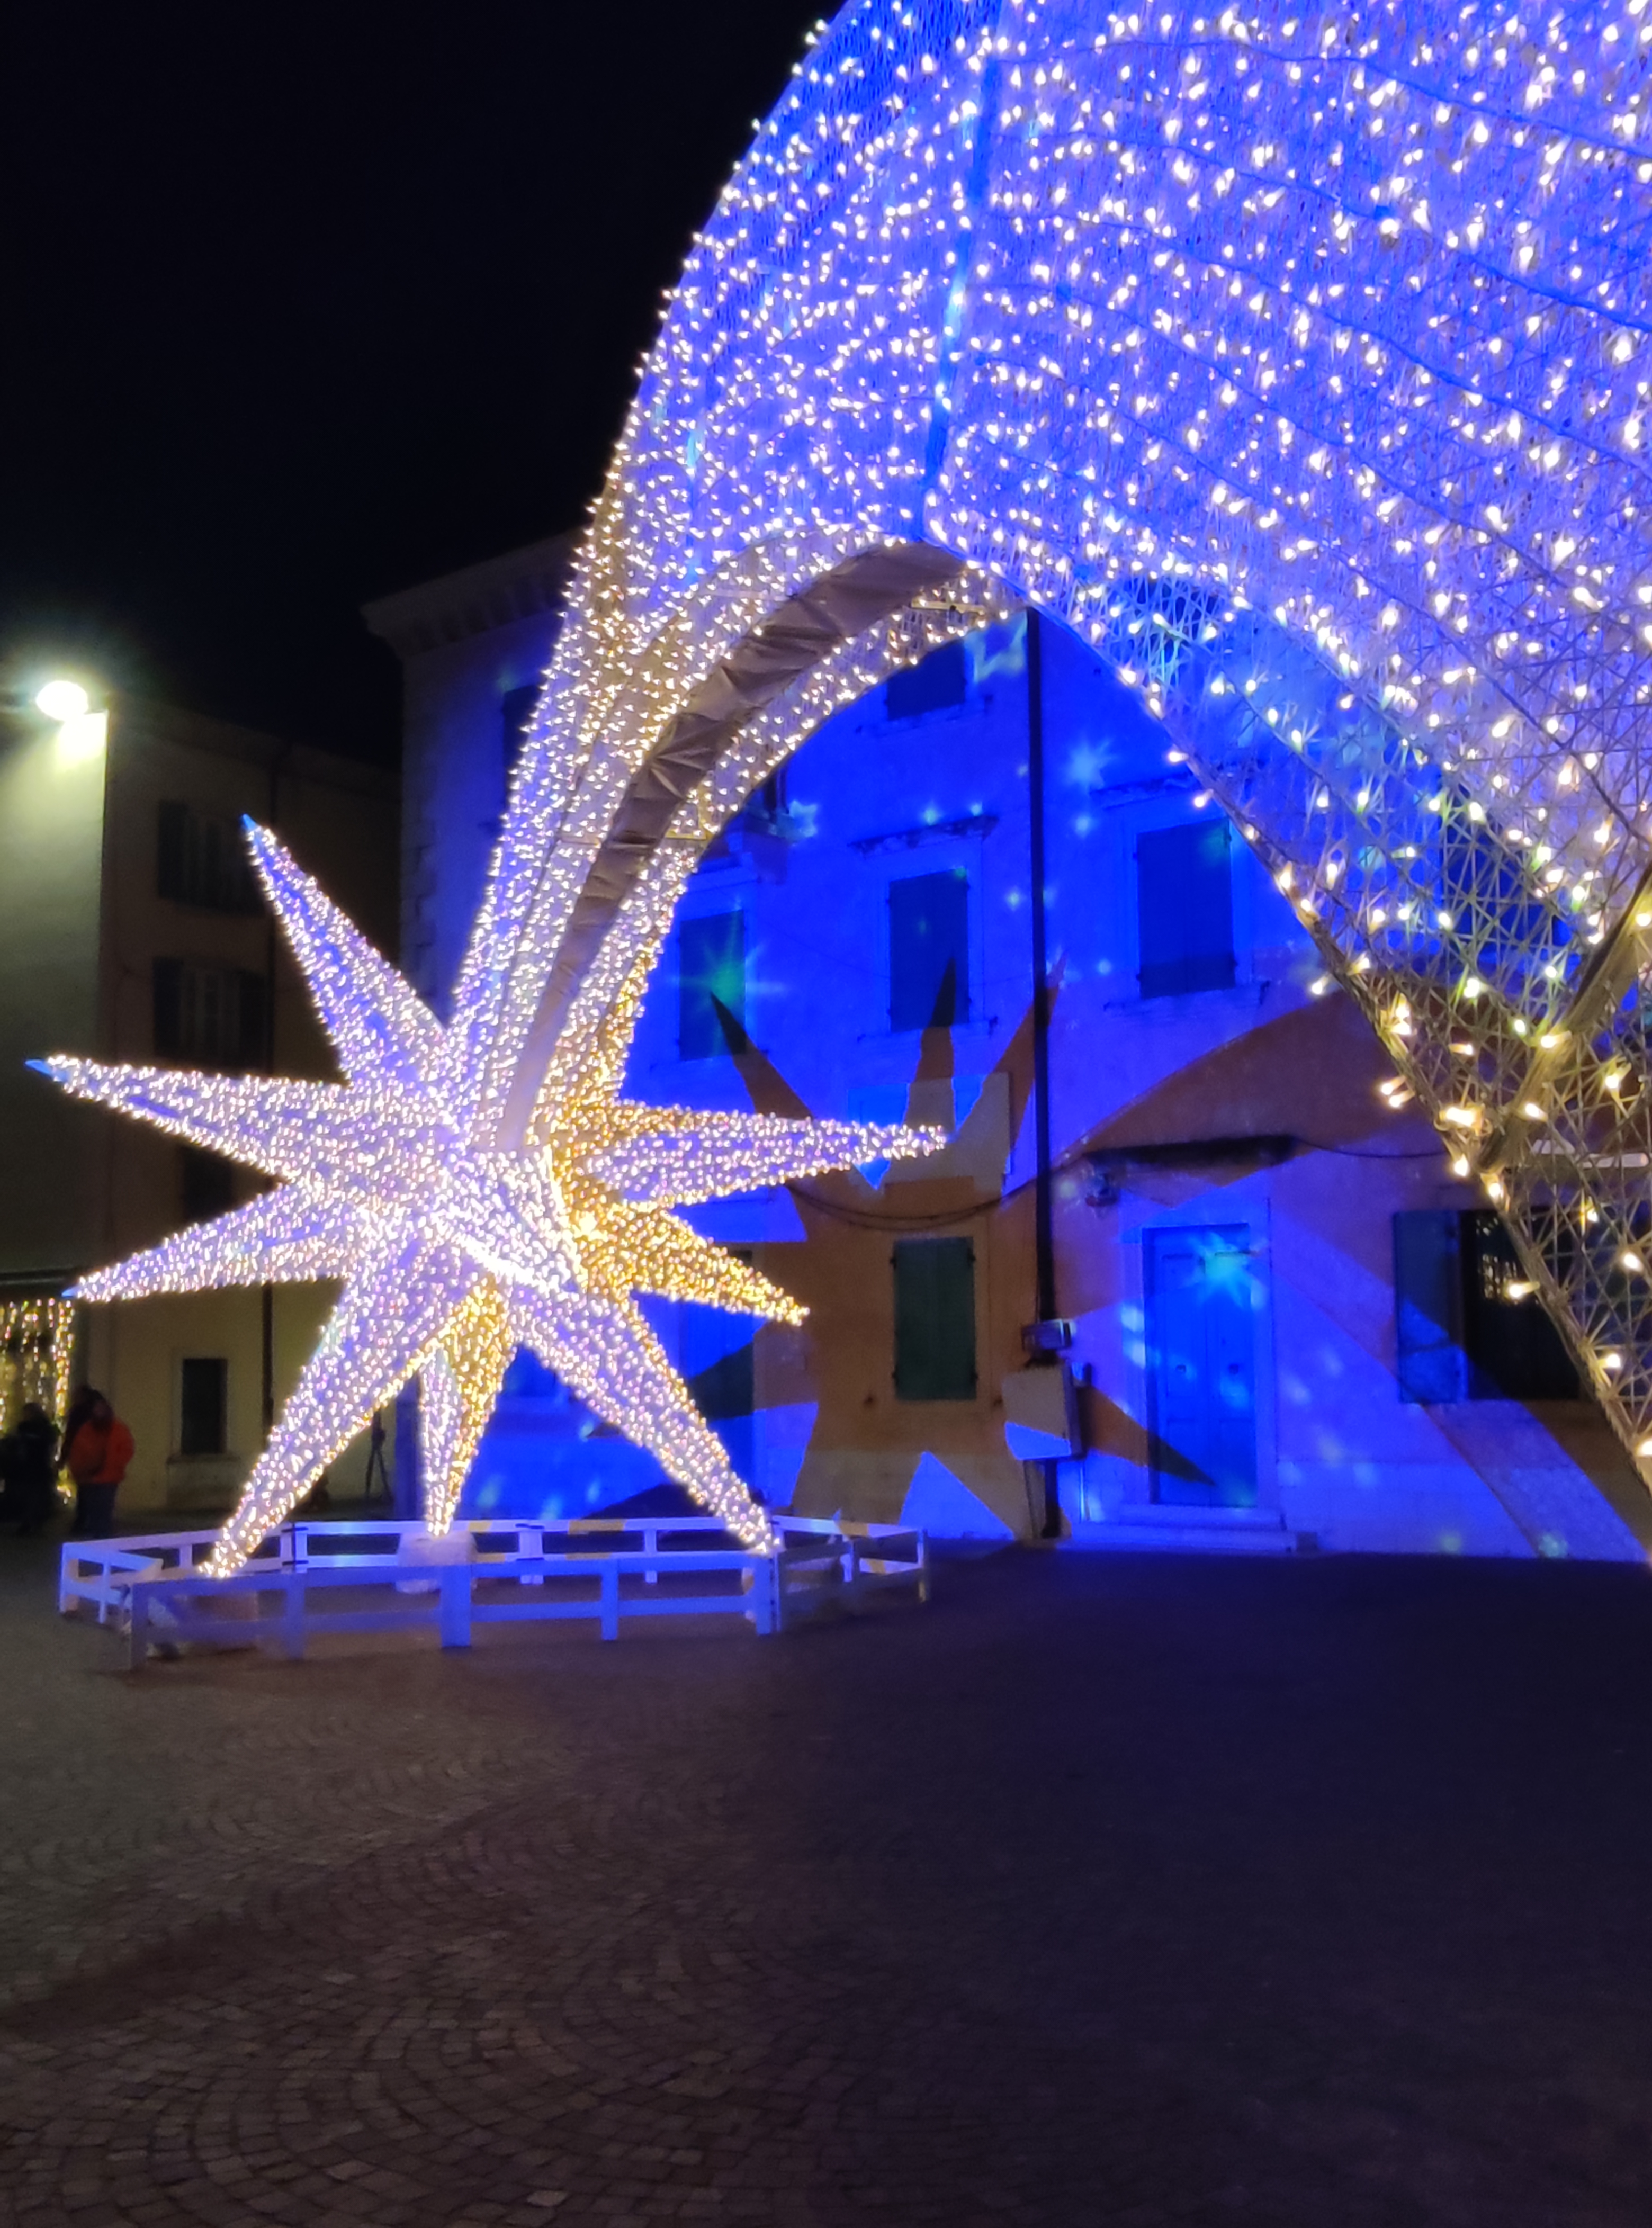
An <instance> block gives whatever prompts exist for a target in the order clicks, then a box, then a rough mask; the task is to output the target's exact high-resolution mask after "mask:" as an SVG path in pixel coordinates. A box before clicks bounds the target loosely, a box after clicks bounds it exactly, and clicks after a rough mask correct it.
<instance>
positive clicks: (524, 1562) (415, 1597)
mask: <svg viewBox="0 0 1652 2228" xmlns="http://www.w3.org/2000/svg"><path fill="white" fill-rule="evenodd" d="M772 1522H773V1525H774V1528H775V1531H776V1532H777V1533H778V1535H779V1539H780V1546H779V1551H778V1553H775V1554H772V1555H766V1554H758V1553H752V1551H751V1550H750V1549H749V1548H745V1547H741V1546H737V1545H733V1544H732V1543H728V1534H727V1533H726V1532H725V1531H724V1529H723V1527H722V1525H721V1524H720V1522H719V1521H717V1519H716V1518H715V1517H712V1516H674V1517H651V1516H650V1517H624V1516H586V1517H564V1518H560V1519H547V1520H546V1521H538V1522H534V1523H529V1522H528V1521H526V1520H525V1519H524V1520H522V1521H517V1520H516V1519H514V1518H512V1519H490V1518H485V1517H478V1518H476V1519H474V1520H472V1521H471V1522H470V1523H468V1524H456V1525H455V1526H454V1527H453V1530H452V1532H451V1533H450V1534H449V1535H448V1537H447V1539H446V1540H436V1541H432V1540H430V1539H429V1538H428V1536H427V1535H426V1532H425V1527H424V1526H423V1525H422V1524H419V1523H417V1522H407V1521H401V1520H399V1519H396V1518H393V1517H387V1518H383V1519H376V1520H375V1519H370V1518H362V1519H357V1520H355V1521H343V1522H329V1523H313V1524H312V1523H308V1522H303V1521H300V1522H298V1523H292V1524H284V1525H283V1526H282V1527H280V1529H279V1531H276V1532H272V1533H271V1534H270V1536H269V1537H268V1538H267V1539H266V1540H264V1542H263V1543H262V1545H261V1546H259V1548H258V1550H257V1551H256V1553H254V1555H253V1559H252V1560H251V1561H250V1562H249V1563H247V1565H246V1567H245V1568H244V1569H242V1570H240V1571H239V1572H236V1574H235V1576H234V1578H209V1577H208V1575H207V1573H206V1571H205V1569H204V1568H203V1565H204V1564H205V1561H206V1559H207V1557H208V1554H209V1553H211V1550H212V1547H213V1545H214V1543H215V1539H216V1536H217V1535H216V1533H212V1532H162V1533H153V1534H151V1535H150V1536H149V1537H146V1538H142V1539H136V1538H128V1539H123V1540H66V1541H65V1542H64V1545H63V1553H62V1561H61V1570H60V1575H59V1579H58V1606H59V1608H60V1609H61V1610H62V1612H63V1614H64V1615H65V1616H66V1617H67V1616H73V1615H74V1614H75V1613H76V1612H77V1611H78V1610H79V1609H80V1604H82V1603H86V1604H90V1605H91V1606H92V1607H93V1608H95V1609H96V1610H97V1612H98V1622H99V1624H106V1623H116V1624H117V1625H118V1627H119V1628H120V1629H122V1630H124V1631H125V1633H126V1635H127V1637H128V1646H129V1650H130V1655H129V1660H130V1661H131V1666H132V1668H134V1669H136V1668H138V1666H139V1665H141V1664H142V1663H144V1661H145V1660H146V1659H147V1657H148V1655H149V1649H150V1642H157V1643H160V1644H162V1645H179V1646H182V1645H184V1644H188V1643H191V1642H193V1643H195V1644H197V1645H206V1646H211V1647H219V1648H222V1647H225V1646H247V1645H254V1646H266V1645H268V1646H272V1647H274V1648H275V1649H278V1650H279V1652H280V1653H282V1654H284V1655H288V1656H290V1657H292V1658H295V1659H296V1658H298V1657H300V1656H302V1655H303V1654H304V1647H305V1642H306V1641H307V1640H308V1638H309V1636H311V1634H314V1633H334V1632H391V1631H400V1630H409V1629H419V1628H421V1627H422V1628H429V1627H431V1626H432V1625H433V1626H434V1627H435V1629H436V1631H437V1634H438V1636H439V1640H440V1642H441V1645H442V1646H443V1647H444V1648H468V1647H469V1646H470V1644H471V1630H472V1628H473V1627H474V1626H476V1625H478V1624H507V1623H513V1624H514V1623H528V1622H534V1621H537V1620H541V1619H546V1618H559V1619H560V1618H575V1617H586V1618H589V1619H592V1621H594V1622H595V1623H598V1624H599V1627H600V1629H601V1632H602V1637H603V1638H604V1639H605V1640H618V1637H619V1628H620V1623H621V1621H622V1619H624V1618H626V1617H705V1616H720V1617H744V1618H745V1619H746V1621H747V1622H748V1623H750V1624H751V1625H752V1627H753V1628H754V1629H755V1630H756V1631H758V1632H759V1633H765V1634H767V1633H776V1632H780V1631H783V1630H784V1628H785V1625H786V1623H787V1622H788V1621H789V1620H790V1619H791V1617H794V1616H796V1615H797V1614H798V1613H799V1612H803V1611H808V1610H815V1609H818V1608H821V1607H823V1606H824V1605H826V1604H829V1603H830V1602H834V1601H837V1602H849V1601H853V1600H855V1599H857V1598H859V1597H863V1596H865V1595H867V1594H868V1593H870V1592H872V1591H874V1590H881V1589H883V1588H885V1587H887V1586H909V1587H911V1588H912V1591H913V1592H914V1593H915V1595H916V1597H917V1598H918V1599H919V1601H927V1600H928V1598H929V1554H928V1547H927V1543H926V1542H925V1537H924V1534H923V1533H922V1532H921V1531H918V1530H915V1529H914V1528H913V1527H911V1526H909V1525H899V1524H856V1523H850V1522H845V1521H841V1520H839V1519H837V1518H834V1517H829V1516H826V1517H820V1516H814V1517H811V1516H776V1517H774V1518H773V1519H772ZM616 1534H618V1535H619V1537H621V1538H624V1539H638V1540H640V1542H641V1544H640V1546H637V1547H629V1546H627V1547H621V1546H598V1545H596V1544H595V1542H596V1540H598V1539H599V1538H601V1537H604V1536H606V1537H608V1538H612V1537H613V1536H614V1535H616ZM707 1534H711V1535H714V1537H715V1538H717V1539H718V1540H720V1541H722V1542H724V1543H725V1544H723V1545H720V1546H706V1547H698V1546H678V1545H672V1544H667V1543H670V1542H674V1541H676V1540H680V1539H683V1538H688V1539H694V1538H695V1537H699V1538H704V1537H705V1536H706V1535H707ZM558 1540H560V1541H563V1542H565V1543H567V1544H566V1545H564V1546H560V1547H559V1546H554V1545H551V1546H547V1542H555V1541H558ZM575 1540H579V1541H585V1540H591V1541H592V1545H590V1546H574V1545H573V1542H574V1541H575ZM507 1541H509V1542H510V1545H509V1547H508V1548H507V1547H506V1546H505V1544H504V1543H505V1542H507ZM380 1590H382V1591H387V1592H388V1593H389V1594H390V1595H391V1599H390V1600H388V1601H387V1602H383V1603H376V1604H362V1603H360V1602H340V1603H339V1604H338V1605H337V1606H336V1607H330V1608H323V1607H320V1606H317V1605H314V1604H313V1602H312V1597H316V1596H322V1597H327V1596H332V1595H336V1594H338V1593H341V1592H344V1593H349V1592H360V1591H380Z"/></svg>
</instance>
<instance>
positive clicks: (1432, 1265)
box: [1394, 1207, 1578, 1401]
mask: <svg viewBox="0 0 1652 2228" xmlns="http://www.w3.org/2000/svg"><path fill="white" fill-rule="evenodd" d="M1394 1319H1395V1333H1396V1341H1395V1342H1396V1348H1397V1374H1398V1377H1399V1397H1400V1399H1402V1400H1417V1401H1433V1400H1575V1399H1577V1397H1578V1373H1577V1370H1576V1369H1575V1367H1573V1366H1572V1360H1571V1357H1570V1356H1569V1355H1568V1354H1567V1353H1566V1347H1565V1344H1564V1342H1563V1341H1562V1340H1561V1337H1560V1335H1559V1332H1558V1331H1557V1330H1556V1329H1555V1328H1554V1325H1553V1323H1552V1322H1550V1320H1549V1317H1548V1315H1547V1312H1546V1309H1544V1307H1543V1304H1542V1303H1541V1301H1540V1299H1539V1298H1538V1296H1537V1295H1536V1293H1535V1292H1534V1291H1532V1290H1530V1288H1529V1286H1528V1285H1527V1280H1526V1278H1525V1277H1524V1275H1523V1274H1522V1272H1521V1267H1520V1264H1519V1261H1518V1259H1517V1258H1516V1256H1515V1253H1514V1246H1513V1245H1512V1244H1511V1243H1510V1241H1509V1238H1508V1232H1507V1231H1506V1230H1505V1229H1504V1228H1503V1226H1502V1222H1501V1221H1500V1220H1499V1219H1498V1217H1497V1216H1496V1215H1495V1214H1493V1213H1489V1212H1488V1211H1483V1210H1477V1211H1470V1212H1468V1213H1459V1212H1458V1211H1457V1209H1456V1208H1452V1207H1447V1208H1419V1209H1413V1210H1408V1211H1406V1212H1405V1213H1399V1214H1396V1215H1395V1217H1394Z"/></svg>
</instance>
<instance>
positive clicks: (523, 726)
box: [499, 681, 541, 788]
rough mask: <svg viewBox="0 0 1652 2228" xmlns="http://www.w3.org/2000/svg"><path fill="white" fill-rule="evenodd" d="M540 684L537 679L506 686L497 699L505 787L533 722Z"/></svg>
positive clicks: (514, 769)
mask: <svg viewBox="0 0 1652 2228" xmlns="http://www.w3.org/2000/svg"><path fill="white" fill-rule="evenodd" d="M540 688H541V683H540V682H537V681H528V682H524V683H523V685H522V687H521V688H507V689H506V691H505V693H504V695H503V696H502V697H501V698H500V700H499V717H500V722H501V727H502V729H503V733H502V736H501V740H502V743H503V750H504V764H505V785H506V787H507V788H509V785H510V777H511V775H512V774H513V773H515V771H516V761H517V759H519V758H520V757H521V756H522V745H523V743H524V742H525V741H526V740H527V738H528V728H529V727H530V726H531V725H532V724H533V718H534V707H535V705H536V704H537V703H538V702H539V696H540Z"/></svg>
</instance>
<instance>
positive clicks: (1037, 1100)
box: [1027, 609, 1061, 1540]
mask: <svg viewBox="0 0 1652 2228" xmlns="http://www.w3.org/2000/svg"><path fill="white" fill-rule="evenodd" d="M1044 788H1045V783H1044V636H1043V628H1042V623H1041V620H1040V618H1039V615H1038V613H1037V612H1036V611H1033V610H1030V609H1029V610H1028V614H1027V801H1028V819H1029V822H1030V829H1031V833H1030V842H1029V849H1030V853H1031V865H1032V878H1033V1100H1034V1115H1033V1144H1034V1155H1035V1156H1036V1167H1035V1172H1034V1185H1033V1255H1034V1267H1035V1270H1036V1274H1037V1280H1038V1320H1039V1322H1041V1323H1048V1322H1054V1321H1055V1202H1054V1196H1053V1184H1052V1181H1051V1172H1050V955H1049V939H1048V932H1047V922H1046V920H1045V906H1044V882H1045V865H1044ZM1044 1358H1045V1359H1047V1360H1048V1361H1049V1362H1050V1363H1051V1364H1052V1365H1053V1366H1054V1367H1060V1364H1059V1362H1058V1361H1057V1360H1056V1356H1055V1355H1054V1354H1046V1355H1045V1356H1044ZM1039 1467H1040V1468H1041V1469H1042V1471H1043V1473H1044V1537H1045V1538H1046V1539H1047V1540H1057V1539H1060V1535H1061V1497H1060V1473H1059V1471H1058V1470H1057V1468H1056V1465H1055V1463H1053V1462H1046V1463H1041V1464H1040V1465H1039Z"/></svg>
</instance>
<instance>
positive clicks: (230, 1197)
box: [178, 1145, 235, 1222]
mask: <svg viewBox="0 0 1652 2228" xmlns="http://www.w3.org/2000/svg"><path fill="white" fill-rule="evenodd" d="M178 1161H179V1167H178V1177H179V1181H178V1190H179V1193H180V1195H181V1197H182V1202H183V1218H184V1220H185V1221H186V1222H206V1221H209V1220H211V1218H212V1217H213V1216H214V1215H215V1214H227V1213H228V1212H229V1210H230V1208H231V1207H234V1204H235V1169H234V1163H233V1162H229V1161H226V1160H223V1159H221V1157H220V1156H219V1155H218V1154H216V1153H203V1152H201V1151H200V1150H198V1149H197V1148H196V1147H195V1146H194V1145H180V1146H179V1148H178Z"/></svg>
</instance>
